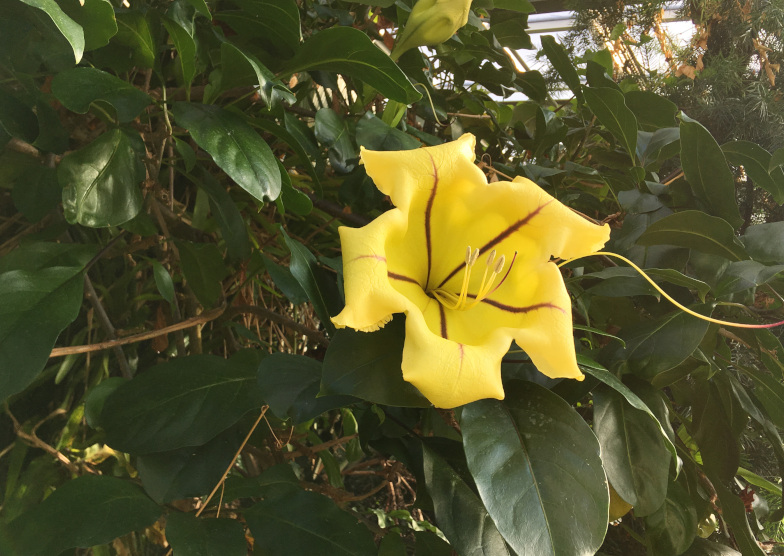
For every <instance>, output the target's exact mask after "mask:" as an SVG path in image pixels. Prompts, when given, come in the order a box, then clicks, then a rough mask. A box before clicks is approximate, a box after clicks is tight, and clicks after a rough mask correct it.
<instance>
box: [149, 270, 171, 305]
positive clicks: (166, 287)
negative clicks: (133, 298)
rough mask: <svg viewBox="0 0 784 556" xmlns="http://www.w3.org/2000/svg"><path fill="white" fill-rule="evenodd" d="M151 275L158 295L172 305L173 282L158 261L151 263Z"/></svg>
mask: <svg viewBox="0 0 784 556" xmlns="http://www.w3.org/2000/svg"><path fill="white" fill-rule="evenodd" d="M152 273H153V278H154V279H155V286H156V287H157V288H158V293H160V294H161V297H163V298H164V299H165V300H166V301H168V302H169V303H174V282H172V277H171V275H170V274H169V271H168V270H166V269H165V268H164V267H163V265H162V264H161V263H159V262H158V261H152Z"/></svg>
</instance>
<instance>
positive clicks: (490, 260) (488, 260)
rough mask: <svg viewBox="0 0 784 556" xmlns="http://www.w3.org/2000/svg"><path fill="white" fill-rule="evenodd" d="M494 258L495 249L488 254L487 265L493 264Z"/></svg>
mask: <svg viewBox="0 0 784 556" xmlns="http://www.w3.org/2000/svg"><path fill="white" fill-rule="evenodd" d="M494 260H495V249H493V250H492V251H490V254H489V255H488V256H487V266H490V265H492V264H493V261H494Z"/></svg>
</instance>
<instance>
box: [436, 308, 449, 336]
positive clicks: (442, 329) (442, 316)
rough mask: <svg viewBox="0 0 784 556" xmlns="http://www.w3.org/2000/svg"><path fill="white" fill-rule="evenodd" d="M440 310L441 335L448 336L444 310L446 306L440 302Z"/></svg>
mask: <svg viewBox="0 0 784 556" xmlns="http://www.w3.org/2000/svg"><path fill="white" fill-rule="evenodd" d="M438 311H439V313H440V315H441V337H442V338H447V337H448V336H447V334H446V312H445V311H444V306H443V305H441V304H440V303H439V304H438Z"/></svg>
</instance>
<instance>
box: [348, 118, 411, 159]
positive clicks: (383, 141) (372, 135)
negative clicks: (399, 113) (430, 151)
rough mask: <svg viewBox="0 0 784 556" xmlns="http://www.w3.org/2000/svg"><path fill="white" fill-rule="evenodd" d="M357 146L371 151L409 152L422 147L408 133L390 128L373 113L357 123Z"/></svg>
mask: <svg viewBox="0 0 784 556" xmlns="http://www.w3.org/2000/svg"><path fill="white" fill-rule="evenodd" d="M356 138H357V144H358V145H359V146H361V147H365V148H366V149H369V150H371V151H407V150H410V149H416V148H419V147H421V146H422V143H420V142H419V141H417V140H416V139H414V138H413V137H411V136H410V135H409V134H408V133H405V132H403V131H400V130H399V129H395V128H394V127H389V126H388V125H387V124H385V123H384V122H382V121H381V120H380V119H379V118H377V117H376V116H374V115H373V114H371V113H367V114H365V116H364V117H363V118H362V119H360V120H359V122H358V123H357V132H356Z"/></svg>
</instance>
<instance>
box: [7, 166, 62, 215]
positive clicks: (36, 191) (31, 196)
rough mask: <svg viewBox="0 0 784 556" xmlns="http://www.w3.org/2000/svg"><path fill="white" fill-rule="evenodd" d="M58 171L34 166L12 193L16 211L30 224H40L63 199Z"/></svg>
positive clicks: (19, 181) (16, 184)
mask: <svg viewBox="0 0 784 556" xmlns="http://www.w3.org/2000/svg"><path fill="white" fill-rule="evenodd" d="M62 195H63V193H62V190H61V189H60V184H59V183H57V171H56V170H55V169H54V168H49V167H48V166H34V167H33V168H31V169H30V170H29V171H26V172H25V173H24V175H22V176H20V178H19V179H18V180H16V183H14V189H13V192H12V198H13V200H14V205H15V206H16V209H17V210H18V211H19V212H21V213H22V214H23V215H24V217H25V218H27V219H28V220H29V221H30V222H38V221H39V220H41V219H42V218H43V217H44V216H46V215H47V214H48V213H49V212H51V211H52V210H53V209H54V208H55V207H57V205H59V204H60V199H61V198H62Z"/></svg>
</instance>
